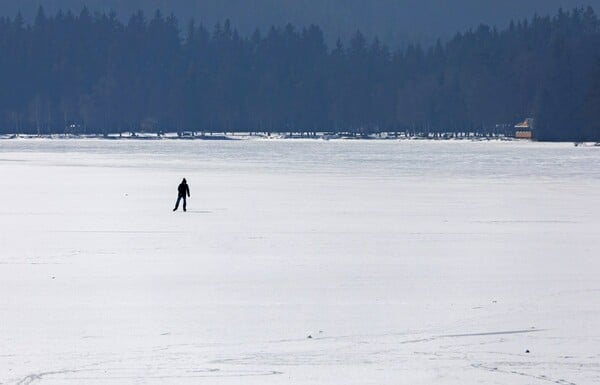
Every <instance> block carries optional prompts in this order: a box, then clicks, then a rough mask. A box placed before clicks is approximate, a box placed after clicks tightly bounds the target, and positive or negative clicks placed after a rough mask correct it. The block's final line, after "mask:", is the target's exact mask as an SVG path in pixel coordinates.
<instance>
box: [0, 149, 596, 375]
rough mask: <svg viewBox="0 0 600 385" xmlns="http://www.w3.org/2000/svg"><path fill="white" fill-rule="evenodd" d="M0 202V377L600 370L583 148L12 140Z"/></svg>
mask: <svg viewBox="0 0 600 385" xmlns="http://www.w3.org/2000/svg"><path fill="white" fill-rule="evenodd" d="M182 177H186V178H187V179H188V181H189V183H190V188H191V193H192V198H191V199H190V201H189V207H188V209H189V211H188V212H187V213H182V212H177V213H173V212H172V211H171V209H172V205H173V204H174V201H175V198H176V187H177V184H178V183H179V182H180V179H181V178H182ZM0 202H1V203H0V383H1V384H19V385H26V384H44V385H46V384H47V385H51V384H61V385H62V384H111V385H112V384H117V385H120V384H177V385H185V384H241V383H243V384H261V385H262V384H287V383H294V384H345V385H346V384H378V385H379V384H411V385H412V384H423V385H425V384H427V385H429V384H457V385H458V384H460V385H464V384H516V385H519V384H523V385H524V384H550V383H556V384H563V385H569V384H577V385H580V384H598V383H600V148H589V147H587V148H582V147H579V148H575V147H574V146H573V145H572V144H571V145H569V144H539V143H525V142H519V143H516V142H489V143H488V142H475V143H473V142H428V141H423V142H418V141H416V142H414V141H413V142H382V141H374V142H365V141H357V142H344V141H339V142H338V141H330V142H318V141H233V142H199V141H194V142H164V141H161V142H130V141H128V142H120V141H102V140H58V141H53V140H14V141H3V142H0ZM308 336H311V337H312V338H308ZM526 350H529V351H530V353H526Z"/></svg>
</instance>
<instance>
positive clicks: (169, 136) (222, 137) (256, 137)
mask: <svg viewBox="0 0 600 385" xmlns="http://www.w3.org/2000/svg"><path fill="white" fill-rule="evenodd" d="M8 140H102V141H162V140H166V141H358V142H363V141H364V142H370V141H388V142H389V141H400V142H406V141H431V142H521V143H523V142H536V143H573V144H574V145H575V146H576V147H600V142H571V141H563V142H544V141H532V140H527V139H517V138H512V137H507V136H493V137H488V136H474V135H467V136H462V137H441V136H440V137H424V136H404V135H401V136H400V135H399V136H397V137H396V136H394V135H390V134H384V135H379V134H372V135H366V136H356V137H352V136H344V135H330V134H326V133H317V134H315V135H314V136H307V135H280V134H277V135H262V134H252V133H236V134H226V133H212V134H204V135H193V136H187V135H185V136H181V135H178V134H177V133H166V134H161V135H158V134H141V133H135V134H133V135H132V134H130V133H128V134H126V135H123V134H121V135H119V134H110V135H72V134H66V135H65V134H53V135H0V141H8Z"/></svg>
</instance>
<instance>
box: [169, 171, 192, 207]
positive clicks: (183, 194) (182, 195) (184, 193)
mask: <svg viewBox="0 0 600 385" xmlns="http://www.w3.org/2000/svg"><path fill="white" fill-rule="evenodd" d="M177 192H178V196H177V203H175V208H174V209H173V211H177V209H178V208H179V202H180V201H181V200H182V199H183V211H187V202H186V198H187V197H189V196H190V186H188V184H187V181H186V180H185V178H183V181H182V182H181V184H180V185H179V187H177Z"/></svg>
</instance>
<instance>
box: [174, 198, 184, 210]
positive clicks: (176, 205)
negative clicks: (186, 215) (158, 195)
mask: <svg viewBox="0 0 600 385" xmlns="http://www.w3.org/2000/svg"><path fill="white" fill-rule="evenodd" d="M182 199H183V211H186V210H187V202H186V200H185V195H179V196H178V197H177V203H175V210H177V209H178V208H179V202H180V201H181V200H182Z"/></svg>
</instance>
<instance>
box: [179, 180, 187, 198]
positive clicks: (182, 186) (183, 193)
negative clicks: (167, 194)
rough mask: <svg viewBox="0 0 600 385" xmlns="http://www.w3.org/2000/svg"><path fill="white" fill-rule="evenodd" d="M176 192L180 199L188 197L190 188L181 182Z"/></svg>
mask: <svg viewBox="0 0 600 385" xmlns="http://www.w3.org/2000/svg"><path fill="white" fill-rule="evenodd" d="M177 191H178V192H179V196H180V197H184V196H186V195H187V196H188V197H189V196H190V186H188V184H187V183H185V182H181V184H180V185H179V187H177Z"/></svg>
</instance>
